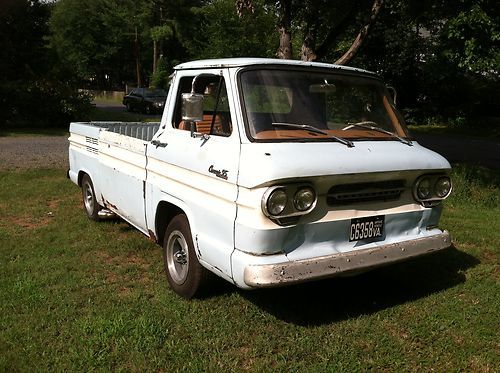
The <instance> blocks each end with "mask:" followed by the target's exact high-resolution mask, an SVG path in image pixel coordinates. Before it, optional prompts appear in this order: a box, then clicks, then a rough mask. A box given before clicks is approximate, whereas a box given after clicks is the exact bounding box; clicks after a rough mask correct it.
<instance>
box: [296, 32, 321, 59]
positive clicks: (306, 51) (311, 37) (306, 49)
mask: <svg viewBox="0 0 500 373" xmlns="http://www.w3.org/2000/svg"><path fill="white" fill-rule="evenodd" d="M316 58H317V56H316V27H315V25H314V26H312V27H308V29H307V32H306V35H305V37H304V41H303V42H302V48H301V53H300V59H301V60H302V61H314V60H316Z"/></svg>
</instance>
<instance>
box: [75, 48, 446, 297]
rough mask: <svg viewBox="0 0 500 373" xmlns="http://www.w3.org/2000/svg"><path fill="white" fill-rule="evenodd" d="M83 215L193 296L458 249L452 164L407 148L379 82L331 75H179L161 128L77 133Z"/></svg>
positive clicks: (246, 65) (276, 64) (254, 68)
mask: <svg viewBox="0 0 500 373" xmlns="http://www.w3.org/2000/svg"><path fill="white" fill-rule="evenodd" d="M69 142H70V145H69V161H70V170H69V171H68V175H69V177H70V179H71V180H72V181H73V182H74V183H75V184H77V185H78V186H80V187H81V188H82V191H83V203H84V208H85V211H86V213H87V215H88V216H89V217H90V218H92V219H95V220H99V219H103V218H107V217H109V216H115V215H118V216H119V217H121V218H123V219H124V220H126V221H127V222H129V223H130V224H132V225H133V226H135V227H136V228H137V229H139V230H140V231H141V232H143V233H144V234H146V235H147V236H149V237H151V238H152V239H154V240H155V241H156V242H158V243H159V244H161V245H162V247H163V259H164V265H165V271H166V275H167V279H168V282H169V284H170V287H171V288H172V289H173V290H174V291H175V292H176V293H177V294H179V295H181V296H183V297H186V298H190V297H193V296H195V295H197V294H199V292H200V291H201V290H202V289H203V288H204V286H205V285H206V284H207V276H208V275H210V272H213V273H215V274H216V275H218V276H220V277H222V278H224V279H226V280H228V281H230V282H232V283H234V284H235V285H236V286H238V287H241V288H246V289H250V288H259V287H271V286H280V285H286V284H294V283H298V282H304V281H310V280H316V279H321V278H327V277H332V276H336V275H351V274H355V273H358V272H362V271H366V270H368V269H371V268H374V267H377V266H381V265H386V264H389V263H394V262H398V261H402V260H407V259H410V258H414V257H416V256H419V255H423V254H428V253H431V252H435V251H437V250H441V249H445V248H447V247H449V246H450V245H451V241H450V235H449V234H448V232H447V231H442V230H441V229H439V227H438V223H439V218H440V215H441V210H442V205H441V202H442V200H444V199H445V198H446V197H447V196H448V195H449V194H450V192H451V189H452V186H451V180H450V177H449V176H448V173H449V171H450V164H449V163H448V162H447V161H446V160H445V159H444V158H443V157H441V156H440V155H438V154H436V153H434V152H432V151H430V150H428V149H426V148H423V147H422V146H420V145H419V144H418V143H416V142H415V141H413V140H412V139H411V138H410V137H409V135H408V131H407V129H406V127H405V124H404V123H403V120H402V118H401V116H400V115H399V113H398V112H397V110H396V109H395V107H394V103H393V99H392V98H391V96H390V95H389V94H388V91H387V89H386V87H385V86H384V84H383V82H382V81H381V80H380V78H379V77H378V76H377V75H375V74H373V73H370V72H368V71H364V70H360V69H354V68H348V67H341V66H336V65H329V64H322V63H310V62H300V61H286V60H272V59H247V58H245V59H221V60H206V61H195V62H189V63H184V64H181V65H178V66H177V67H176V68H175V72H174V74H173V76H172V80H171V84H170V91H169V94H168V97H167V100H166V103H165V110H164V112H163V116H162V119H161V123H149V124H148V123H118V122H91V123H71V126H70V137H69Z"/></svg>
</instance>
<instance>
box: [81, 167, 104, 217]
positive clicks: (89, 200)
mask: <svg viewBox="0 0 500 373" xmlns="http://www.w3.org/2000/svg"><path fill="white" fill-rule="evenodd" d="M82 199H83V209H84V210H85V213H86V214H87V216H88V218H89V219H92V220H95V221H99V220H100V219H99V215H98V213H99V211H100V210H101V206H100V205H99V204H98V203H97V198H96V196H95V191H94V184H92V180H91V179H90V176H89V175H83V178H82Z"/></svg>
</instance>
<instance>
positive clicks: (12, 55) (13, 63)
mask: <svg viewBox="0 0 500 373" xmlns="http://www.w3.org/2000/svg"><path fill="white" fill-rule="evenodd" d="M0 10H1V12H0V45H2V48H0V71H2V74H0V127H1V126H31V127H36V126H58V125H64V126H66V125H67V123H68V121H70V120H71V119H74V118H76V116H77V115H81V114H84V113H85V112H87V111H88V110H89V109H90V102H89V100H88V98H87V97H86V96H84V95H82V94H81V93H79V92H78V90H77V89H76V88H75V85H74V83H76V82H75V80H74V79H73V76H72V75H71V74H70V72H69V71H68V70H66V69H63V68H61V67H60V66H58V65H57V59H56V58H55V56H54V55H53V54H52V53H51V51H50V50H49V49H47V47H46V43H45V37H46V36H47V34H48V24H47V22H48V19H49V16H50V13H51V10H52V6H51V5H50V4H47V3H45V2H41V1H36V0H31V1H28V0H9V1H7V2H5V3H4V4H3V5H2V8H1V9H0Z"/></svg>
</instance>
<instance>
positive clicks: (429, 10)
mask: <svg viewBox="0 0 500 373" xmlns="http://www.w3.org/2000/svg"><path fill="white" fill-rule="evenodd" d="M499 25H500V3H499V2H498V1H494V0H383V6H382V0H335V1H327V0H302V1H298V0H86V1H80V0H58V1H56V2H47V1H44V0H4V1H3V2H2V5H1V6H0V43H1V45H2V48H1V49H0V69H1V71H2V75H0V89H1V91H2V92H1V93H2V94H1V96H0V105H1V106H2V108H1V109H2V110H0V119H1V120H2V123H6V122H9V123H12V122H13V121H16V120H22V121H25V122H29V121H30V120H31V118H35V117H38V118H46V119H45V121H46V122H50V121H52V122H62V121H64V120H66V119H67V118H70V117H71V116H72V115H75V113H76V112H80V113H81V112H82V110H83V109H84V108H85V107H86V106H85V100H84V99H82V97H81V95H80V94H79V93H78V92H77V91H76V89H75V87H76V86H79V87H80V88H83V87H85V86H93V87H95V88H100V89H109V88H116V89H123V88H124V86H125V85H126V84H138V85H144V86H146V85H154V86H158V87H162V86H165V85H166V84H167V79H168V75H169V74H170V72H171V71H172V67H173V66H175V65H176V64H178V63H180V62H184V61H187V60H192V59H200V58H219V57H239V56H255V57H279V58H296V59H303V60H310V61H312V60H315V61H324V62H334V61H339V59H340V62H341V63H349V64H350V65H354V66H359V67H364V68H366V69H369V70H372V71H376V72H378V73H379V74H381V75H382V76H383V77H384V79H386V80H387V81H388V82H389V83H390V84H392V85H394V86H395V87H396V88H398V91H399V95H398V97H399V103H400V107H401V108H402V109H403V111H404V112H405V113H406V114H407V117H408V118H409V119H412V120H415V121H418V122H421V121H422V120H423V119H424V118H425V117H437V118H443V119H449V118H452V119H453V118H455V119H457V118H458V119H460V118H465V117H467V116H470V115H478V114H481V115H484V114H490V115H491V114H495V115H497V111H498V109H499V108H498V102H497V101H498V99H497V98H498V95H499V80H500V51H499V46H500V26H499ZM346 52H347V53H346ZM343 56H344V57H345V58H343ZM41 103H50V105H48V104H47V105H45V106H43V105H42V104H41ZM26 104H28V105H29V108H30V109H29V110H27V109H26V107H25V106H26ZM37 104H38V105H37ZM56 113H57V114H56ZM50 118H52V119H50ZM54 118H55V119H54ZM53 119H54V120H53Z"/></svg>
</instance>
